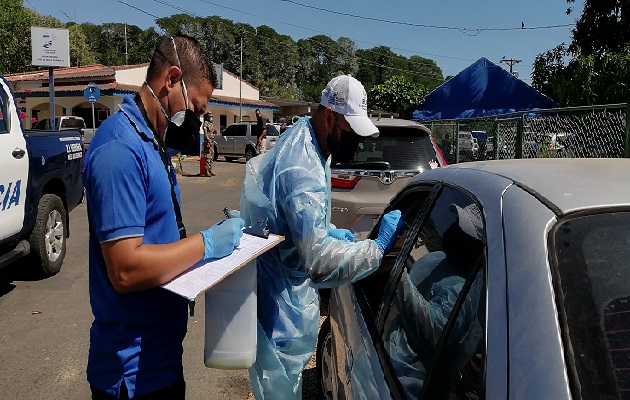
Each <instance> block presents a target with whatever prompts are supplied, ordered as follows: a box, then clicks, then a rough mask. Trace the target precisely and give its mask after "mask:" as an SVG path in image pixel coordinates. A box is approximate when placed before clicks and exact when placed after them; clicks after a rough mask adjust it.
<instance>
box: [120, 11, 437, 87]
mask: <svg viewBox="0 0 630 400" xmlns="http://www.w3.org/2000/svg"><path fill="white" fill-rule="evenodd" d="M118 1H121V0H118ZM153 1H154V2H156V3H159V4H162V5H166V6H168V7H171V8H173V9H175V10H177V11H180V12H182V13H184V14H188V15H191V16H194V17H197V18H203V17H201V16H200V15H198V14H196V13H194V12H191V11H188V10H186V9H184V8H182V7H179V6H176V5H173V4H171V3H169V2H167V1H164V0H153ZM199 1H201V2H203V3H207V4H211V5H214V6H217V7H223V8H226V9H228V10H232V11H236V12H240V13H243V14H247V15H250V16H253V17H257V18H259V16H258V15H256V14H252V13H248V12H246V11H241V10H237V9H234V8H231V7H227V6H222V5H220V4H216V3H213V2H211V1H208V0H199ZM265 19H269V20H272V21H274V22H278V23H285V22H283V21H277V20H274V19H271V18H265ZM219 22H221V21H219ZM285 24H287V25H291V26H295V27H298V28H302V29H308V28H304V27H301V26H298V25H294V24H291V23H285ZM309 30H311V29H309ZM315 32H319V33H324V32H320V31H315ZM320 44H322V45H325V44H324V43H323V42H320ZM374 53H375V54H378V55H382V56H384V57H388V58H395V59H397V60H400V61H402V60H403V58H402V56H400V58H399V57H394V56H390V55H387V54H382V53H378V52H374ZM355 57H356V58H357V60H364V59H362V58H361V57H359V56H357V55H356V54H355ZM404 60H406V61H407V62H411V63H412V64H418V65H431V66H433V64H430V63H417V62H414V61H410V60H407V59H406V58H404ZM365 61H367V62H371V61H369V60H365ZM376 65H379V66H383V65H381V64H376ZM383 67H385V66H383ZM389 68H391V67H389ZM391 69H396V68H391ZM396 70H398V71H401V72H405V73H408V74H413V75H418V73H416V72H413V71H409V70H402V69H396ZM420 75H421V76H425V77H428V78H432V79H436V80H440V81H442V80H443V78H442V77H439V78H438V77H437V76H430V75H422V74H420Z"/></svg>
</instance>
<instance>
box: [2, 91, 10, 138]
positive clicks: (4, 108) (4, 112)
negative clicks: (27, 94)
mask: <svg viewBox="0 0 630 400" xmlns="http://www.w3.org/2000/svg"><path fill="white" fill-rule="evenodd" d="M7 110H8V96H7V94H6V93H5V92H4V90H2V89H0V134H1V133H6V132H8V131H9V123H8V116H9V114H8V112H7ZM5 116H6V120H5Z"/></svg>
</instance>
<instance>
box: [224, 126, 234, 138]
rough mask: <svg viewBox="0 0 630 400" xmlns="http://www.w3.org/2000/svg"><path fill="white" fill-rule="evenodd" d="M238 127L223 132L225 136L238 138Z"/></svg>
mask: <svg viewBox="0 0 630 400" xmlns="http://www.w3.org/2000/svg"><path fill="white" fill-rule="evenodd" d="M236 129H237V125H230V126H228V127H227V128H225V130H224V131H223V136H237V135H236Z"/></svg>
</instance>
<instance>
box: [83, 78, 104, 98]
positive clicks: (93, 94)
mask: <svg viewBox="0 0 630 400" xmlns="http://www.w3.org/2000/svg"><path fill="white" fill-rule="evenodd" d="M83 96H85V98H86V99H87V101H89V102H90V103H96V101H97V100H98V99H99V98H100V97H101V89H99V88H98V86H96V83H94V82H90V83H89V84H88V85H87V86H86V87H85V89H84V90H83Z"/></svg>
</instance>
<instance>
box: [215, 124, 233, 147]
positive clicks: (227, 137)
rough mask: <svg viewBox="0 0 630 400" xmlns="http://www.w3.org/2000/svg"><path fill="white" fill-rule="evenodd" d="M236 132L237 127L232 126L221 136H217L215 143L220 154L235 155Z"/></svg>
mask: <svg viewBox="0 0 630 400" xmlns="http://www.w3.org/2000/svg"><path fill="white" fill-rule="evenodd" d="M234 132H236V125H230V126H228V127H227V128H225V130H224V131H223V133H221V134H220V135H215V137H214V143H215V144H216V145H217V151H218V154H232V153H234Z"/></svg>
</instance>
